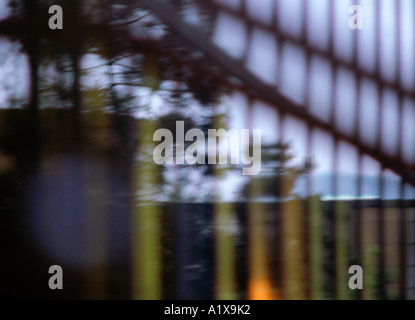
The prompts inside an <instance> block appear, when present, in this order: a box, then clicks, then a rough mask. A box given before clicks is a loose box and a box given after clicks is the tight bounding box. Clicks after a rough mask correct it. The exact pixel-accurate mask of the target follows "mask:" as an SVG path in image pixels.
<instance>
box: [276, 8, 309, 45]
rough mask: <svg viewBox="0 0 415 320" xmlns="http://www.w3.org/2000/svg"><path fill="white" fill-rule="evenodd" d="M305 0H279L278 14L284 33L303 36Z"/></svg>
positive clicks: (280, 26)
mask: <svg viewBox="0 0 415 320" xmlns="http://www.w3.org/2000/svg"><path fill="white" fill-rule="evenodd" d="M303 4H304V3H303V0H280V1H278V6H277V8H276V10H277V16H278V22H279V28H280V29H281V31H282V32H283V33H286V34H289V35H291V36H294V37H297V38H299V37H301V32H302V28H303V21H304V17H303V15H304V14H303V11H304V9H303Z"/></svg>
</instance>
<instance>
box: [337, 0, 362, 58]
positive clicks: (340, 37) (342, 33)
mask: <svg viewBox="0 0 415 320" xmlns="http://www.w3.org/2000/svg"><path fill="white" fill-rule="evenodd" d="M333 3H334V17H333V22H334V51H335V54H336V57H338V58H340V59H342V60H345V61H351V60H352V56H353V50H354V37H355V36H356V32H358V31H356V30H352V29H350V28H349V20H350V18H351V17H352V15H351V14H349V8H350V7H351V6H352V5H353V4H354V3H353V2H352V1H350V0H335V1H333Z"/></svg>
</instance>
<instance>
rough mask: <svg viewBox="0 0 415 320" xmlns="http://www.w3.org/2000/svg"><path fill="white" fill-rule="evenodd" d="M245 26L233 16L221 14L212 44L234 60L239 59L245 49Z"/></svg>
mask: <svg viewBox="0 0 415 320" xmlns="http://www.w3.org/2000/svg"><path fill="white" fill-rule="evenodd" d="M246 41H247V39H246V26H245V24H244V22H243V21H242V20H241V19H239V18H237V17H236V16H234V15H231V14H228V13H224V12H221V13H219V14H218V18H217V23H216V25H215V30H214V32H213V42H214V43H216V44H217V45H218V46H219V47H221V48H222V49H223V50H225V51H226V52H227V53H228V54H229V55H231V56H232V57H234V58H241V57H242V56H243V53H244V50H245V48H246V45H247V44H246Z"/></svg>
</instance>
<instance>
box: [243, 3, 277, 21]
mask: <svg viewBox="0 0 415 320" xmlns="http://www.w3.org/2000/svg"><path fill="white" fill-rule="evenodd" d="M274 3H275V1H274V0H261V1H258V0H246V8H247V12H248V14H249V16H250V17H251V18H253V19H255V20H257V21H259V22H263V23H266V24H270V23H271V20H272V14H273V8H274Z"/></svg>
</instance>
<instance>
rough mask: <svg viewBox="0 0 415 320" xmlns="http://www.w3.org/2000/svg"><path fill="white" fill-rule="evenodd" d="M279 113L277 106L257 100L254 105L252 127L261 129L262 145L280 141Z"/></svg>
mask: <svg viewBox="0 0 415 320" xmlns="http://www.w3.org/2000/svg"><path fill="white" fill-rule="evenodd" d="M278 123H279V114H278V111H277V110H276V109H275V108H272V107H271V106H269V105H267V104H265V103H263V102H261V101H256V102H255V103H254V105H253V116H252V129H261V133H262V139H261V141H262V145H267V144H274V143H277V142H278V139H279V137H278V132H279V128H278Z"/></svg>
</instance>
